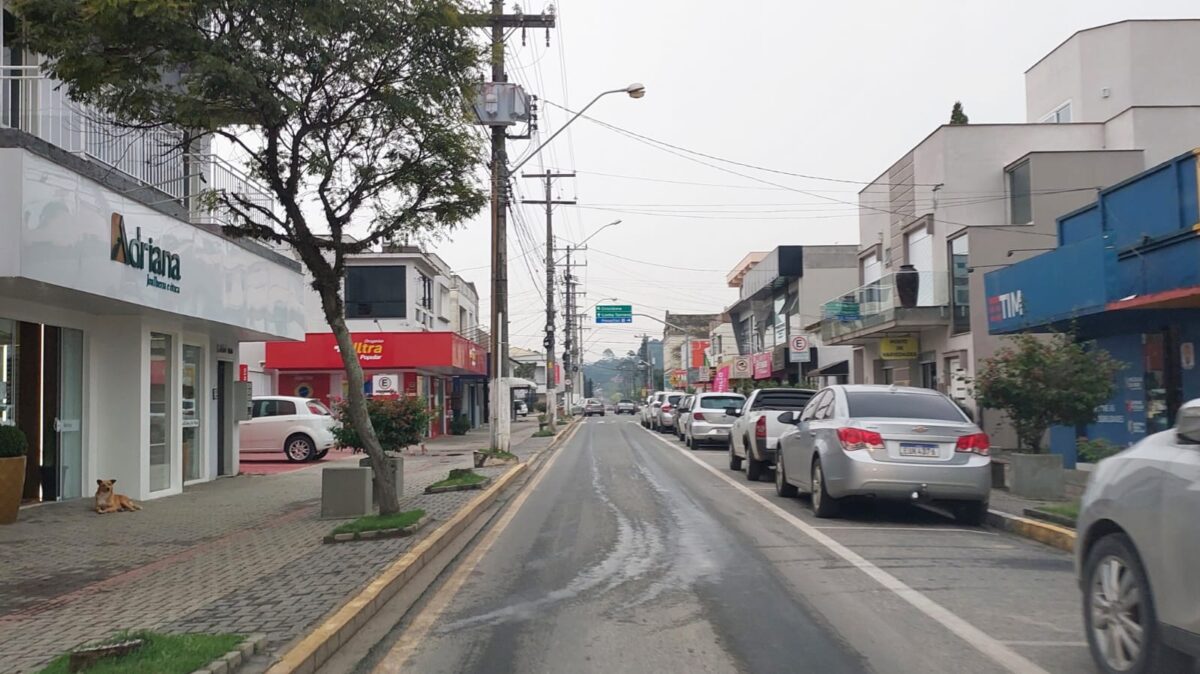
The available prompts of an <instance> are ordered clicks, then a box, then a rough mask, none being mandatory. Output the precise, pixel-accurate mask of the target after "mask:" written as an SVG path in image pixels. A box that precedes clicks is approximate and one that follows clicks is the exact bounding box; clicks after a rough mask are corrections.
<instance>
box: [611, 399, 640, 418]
mask: <svg viewBox="0 0 1200 674" xmlns="http://www.w3.org/2000/svg"><path fill="white" fill-rule="evenodd" d="M637 411H638V407H637V403H635V402H633V401H632V400H629V399H628V398H622V399H621V400H619V401H617V412H616V413H617V414H637Z"/></svg>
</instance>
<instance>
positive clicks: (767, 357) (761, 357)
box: [750, 351, 771, 379]
mask: <svg viewBox="0 0 1200 674" xmlns="http://www.w3.org/2000/svg"><path fill="white" fill-rule="evenodd" d="M750 365H751V368H752V369H753V376H754V378H755V379H770V378H771V352H770V351H763V352H762V353H756V354H754V355H753V356H750Z"/></svg>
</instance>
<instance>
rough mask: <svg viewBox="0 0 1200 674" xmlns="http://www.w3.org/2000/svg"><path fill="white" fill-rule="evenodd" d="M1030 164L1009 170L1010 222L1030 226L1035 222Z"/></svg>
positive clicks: (1018, 165) (1024, 163)
mask: <svg viewBox="0 0 1200 674" xmlns="http://www.w3.org/2000/svg"><path fill="white" fill-rule="evenodd" d="M1030 190H1031V187H1030V175H1029V162H1028V161H1023V162H1021V163H1020V164H1017V165H1016V166H1014V167H1012V168H1011V169H1009V170H1008V210H1009V214H1010V216H1011V217H1010V218H1009V222H1010V223H1012V224H1014V225H1028V224H1029V223H1031V222H1033V205H1032V203H1030V194H1029V193H1030Z"/></svg>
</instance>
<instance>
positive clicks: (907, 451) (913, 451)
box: [900, 442, 939, 458]
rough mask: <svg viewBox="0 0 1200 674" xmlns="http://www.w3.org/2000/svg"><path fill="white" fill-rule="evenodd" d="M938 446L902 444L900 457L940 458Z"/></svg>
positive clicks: (913, 443) (912, 443)
mask: <svg viewBox="0 0 1200 674" xmlns="http://www.w3.org/2000/svg"><path fill="white" fill-rule="evenodd" d="M938 454H939V452H938V446H937V445H926V444H919V443H915V442H902V443H900V456H919V457H924V458H937V457H938Z"/></svg>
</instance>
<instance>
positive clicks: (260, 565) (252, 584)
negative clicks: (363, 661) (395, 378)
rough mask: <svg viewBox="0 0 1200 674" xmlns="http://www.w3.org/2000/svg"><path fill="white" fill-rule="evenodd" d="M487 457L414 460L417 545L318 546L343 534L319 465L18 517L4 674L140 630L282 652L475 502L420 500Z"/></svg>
mask: <svg viewBox="0 0 1200 674" xmlns="http://www.w3.org/2000/svg"><path fill="white" fill-rule="evenodd" d="M536 428H537V424H536V422H521V423H517V424H514V426H513V442H512V445H513V451H514V453H516V454H517V455H518V456H521V457H522V458H523V459H524V458H528V457H529V456H531V455H532V454H534V453H536V452H538V451H541V450H542V449H544V448H546V447H547V446H548V445H549V444H550V441H551V438H532V437H530V436H531V435H532V433H533V431H534V430H536ZM486 446H487V434H486V430H484V431H474V432H472V433H469V434H468V435H466V436H458V437H455V436H450V437H447V438H440V439H438V440H436V441H430V442H429V443H427V450H428V454H424V455H422V454H419V453H417V454H409V455H407V456H406V458H405V484H404V495H403V498H402V500H401V506H402V508H404V509H410V508H423V509H424V510H425V511H426V512H427V513H429V515H430V516H431V519H432V521H431V522H430V523H429V524H428V525H426V527H425V528H423V529H422V531H421V533H420V534H418V535H417V536H413V537H410V538H401V539H391V540H381V541H363V542H354V543H340V544H335V545H325V544H322V542H321V538H322V536H324V535H325V534H326V533H328V532H329V530H330V529H332V528H333V527H334V526H335V525H336V522H331V521H329V520H324V521H323V520H320V519H319V514H320V513H319V511H320V481H321V469H322V467H323V466H322V465H320V464H319V465H316V466H313V467H311V468H306V469H303V470H298V471H294V472H289V473H282V474H277V475H254V476H245V475H241V476H238V477H233V478H226V479H222V480H217V481H215V482H211V483H206V484H203V485H198V486H196V487H194V488H189V489H188V490H187V491H186V492H185V493H184V494H181V495H179V496H171V497H166V498H162V499H157V500H153V501H149V502H146V503H145V504H144V509H143V510H142V511H141V512H136V513H124V514H120V515H105V516H100V515H96V514H95V513H93V512H91V511H90V510H89V507H90V505H91V503H90V499H88V500H77V501H70V502H63V503H54V504H48V505H44V506H40V507H36V508H30V509H26V510H23V511H22V512H21V515H20V519H19V520H18V522H17V523H16V524H13V525H9V526H4V527H0V559H2V560H3V564H0V635H2V637H0V672H5V673H8V672H29V671H36V670H37V669H38V668H39V667H41V666H42V665H44V664H45V663H46V662H47V661H49V660H50V659H52V658H53V657H54V656H56V655H57V654H59V653H61V652H63V651H65V650H67V649H70V648H72V647H74V646H76V645H78V644H80V643H84V642H87V641H92V640H95V639H99V638H103V637H106V636H108V635H110V634H111V633H112V632H114V631H117V630H119V629H133V628H155V629H160V630H167V631H172V632H236V633H241V634H249V633H253V632H261V633H265V634H266V635H267V638H268V644H267V648H268V652H269V653H277V652H279V651H280V650H281V649H282V647H283V646H285V645H286V644H287V643H288V642H289V641H291V640H293V639H294V638H296V637H298V636H300V635H302V634H304V633H305V632H307V630H308V629H310V628H311V627H312V626H313V625H314V624H316V623H317V622H318V620H319V619H320V618H321V617H322V616H324V615H326V614H327V613H329V612H330V611H332V610H334V609H336V608H337V607H339V606H340V605H341V604H342V603H343V602H344V601H345V600H346V599H348V598H349V596H351V594H352V593H354V592H355V591H356V590H357V589H359V588H360V587H362V586H363V585H365V584H366V583H367V582H368V581H369V580H370V579H371V578H372V577H373V576H374V575H375V574H376V573H378V572H379V571H380V570H381V569H382V568H383V567H384V566H386V565H387V564H388V563H390V562H392V561H393V560H395V559H396V558H397V557H398V556H399V555H401V554H402V553H403V552H404V551H405V550H407V549H408V548H409V547H411V546H412V545H413V544H414V543H415V542H416V541H417V540H420V538H421V536H423V535H428V534H429V532H431V531H433V530H434V529H435V528H436V527H437V525H438V523H439V522H441V521H444V520H446V519H448V518H450V517H451V516H453V515H454V513H456V512H457V511H458V510H459V508H461V507H462V506H464V505H465V504H466V503H468V502H469V501H470V500H471V499H472V498H474V497H475V496H476V495H477V493H478V492H472V491H465V492H450V493H445V494H428V495H427V494H424V493H423V490H424V488H425V487H426V486H427V485H429V484H432V483H433V482H436V481H438V480H440V479H442V478H443V477H445V475H446V473H447V471H448V470H449V469H450V468H457V467H466V466H470V465H471V461H472V458H471V451H472V450H473V449H481V448H483V447H486ZM504 470H505V468H503V467H498V468H484V469H481V471H480V472H482V473H484V474H487V475H492V476H495V475H499V474H501V473H502V472H503V471H504Z"/></svg>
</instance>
